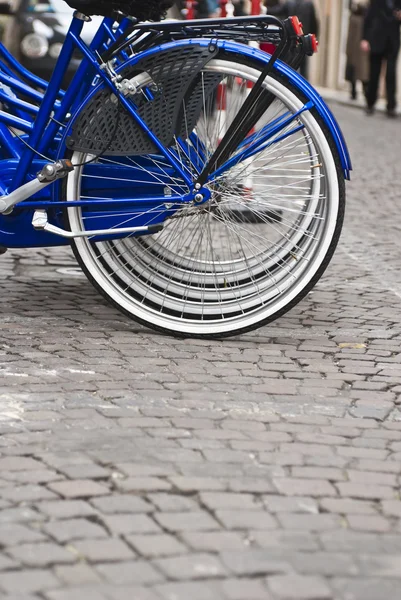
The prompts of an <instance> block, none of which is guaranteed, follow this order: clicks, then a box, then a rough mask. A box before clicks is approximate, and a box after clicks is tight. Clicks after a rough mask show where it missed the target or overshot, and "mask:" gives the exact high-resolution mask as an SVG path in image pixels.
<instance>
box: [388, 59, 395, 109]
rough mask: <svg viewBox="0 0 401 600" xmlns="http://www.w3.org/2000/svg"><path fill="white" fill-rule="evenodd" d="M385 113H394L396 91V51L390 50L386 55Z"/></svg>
mask: <svg viewBox="0 0 401 600" xmlns="http://www.w3.org/2000/svg"><path fill="white" fill-rule="evenodd" d="M386 91H387V113H388V114H390V113H394V112H395V107H396V93H397V53H395V52H391V53H390V54H389V55H388V56H387V69H386Z"/></svg>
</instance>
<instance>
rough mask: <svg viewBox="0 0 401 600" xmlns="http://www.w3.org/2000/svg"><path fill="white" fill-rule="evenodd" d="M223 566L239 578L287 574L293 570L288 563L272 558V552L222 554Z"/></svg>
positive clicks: (250, 550) (257, 551)
mask: <svg viewBox="0 0 401 600" xmlns="http://www.w3.org/2000/svg"><path fill="white" fill-rule="evenodd" d="M220 558H221V560H222V562H223V564H224V565H225V566H226V567H227V569H229V570H230V571H231V572H232V573H233V574H235V575H237V576H240V577H242V576H256V575H258V576H264V575H270V574H275V573H286V572H287V571H289V570H291V567H290V565H289V564H288V563H286V562H285V561H283V560H277V559H274V558H272V554H271V551H270V550H267V549H266V550H253V549H245V550H237V551H224V552H222V553H221V554H220Z"/></svg>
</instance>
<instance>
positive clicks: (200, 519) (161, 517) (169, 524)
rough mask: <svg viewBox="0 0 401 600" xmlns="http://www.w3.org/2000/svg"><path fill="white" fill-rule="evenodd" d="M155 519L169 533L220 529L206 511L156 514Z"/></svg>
mask: <svg viewBox="0 0 401 600" xmlns="http://www.w3.org/2000/svg"><path fill="white" fill-rule="evenodd" d="M154 518H155V520H156V521H157V522H158V523H159V524H160V525H161V526H162V527H163V528H164V529H167V530H168V531H211V530H215V529H220V525H219V524H218V522H217V521H216V520H215V519H213V517H211V516H210V515H209V514H208V513H207V512H205V511H197V512H181V513H155V515H154Z"/></svg>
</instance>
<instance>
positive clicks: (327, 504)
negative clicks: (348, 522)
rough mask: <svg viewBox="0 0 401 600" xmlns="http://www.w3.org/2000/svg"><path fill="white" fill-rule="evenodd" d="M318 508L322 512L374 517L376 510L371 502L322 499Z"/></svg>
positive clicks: (347, 499)
mask: <svg viewBox="0 0 401 600" xmlns="http://www.w3.org/2000/svg"><path fill="white" fill-rule="evenodd" d="M319 503H320V506H321V507H322V508H323V510H324V511H327V512H332V513H340V514H347V513H349V514H356V515H375V514H377V513H376V508H375V506H374V504H373V502H367V501H365V500H352V499H350V498H323V499H321V500H320V502H319Z"/></svg>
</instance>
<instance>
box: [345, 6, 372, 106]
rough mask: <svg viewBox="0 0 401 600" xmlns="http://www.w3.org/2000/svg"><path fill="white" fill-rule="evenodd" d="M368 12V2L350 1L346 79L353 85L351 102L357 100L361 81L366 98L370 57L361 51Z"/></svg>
mask: <svg viewBox="0 0 401 600" xmlns="http://www.w3.org/2000/svg"><path fill="white" fill-rule="evenodd" d="M366 11H367V2H366V0H350V17H349V25H348V37H347V48H346V55H347V65H346V69H345V79H346V80H347V81H349V82H350V84H351V100H356V99H357V96H358V93H357V82H358V81H361V82H362V86H363V91H364V95H365V98H366V93H367V86H368V81H369V57H368V55H367V53H366V52H363V50H362V49H361V40H362V38H363V24H364V21H365V15H366Z"/></svg>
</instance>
